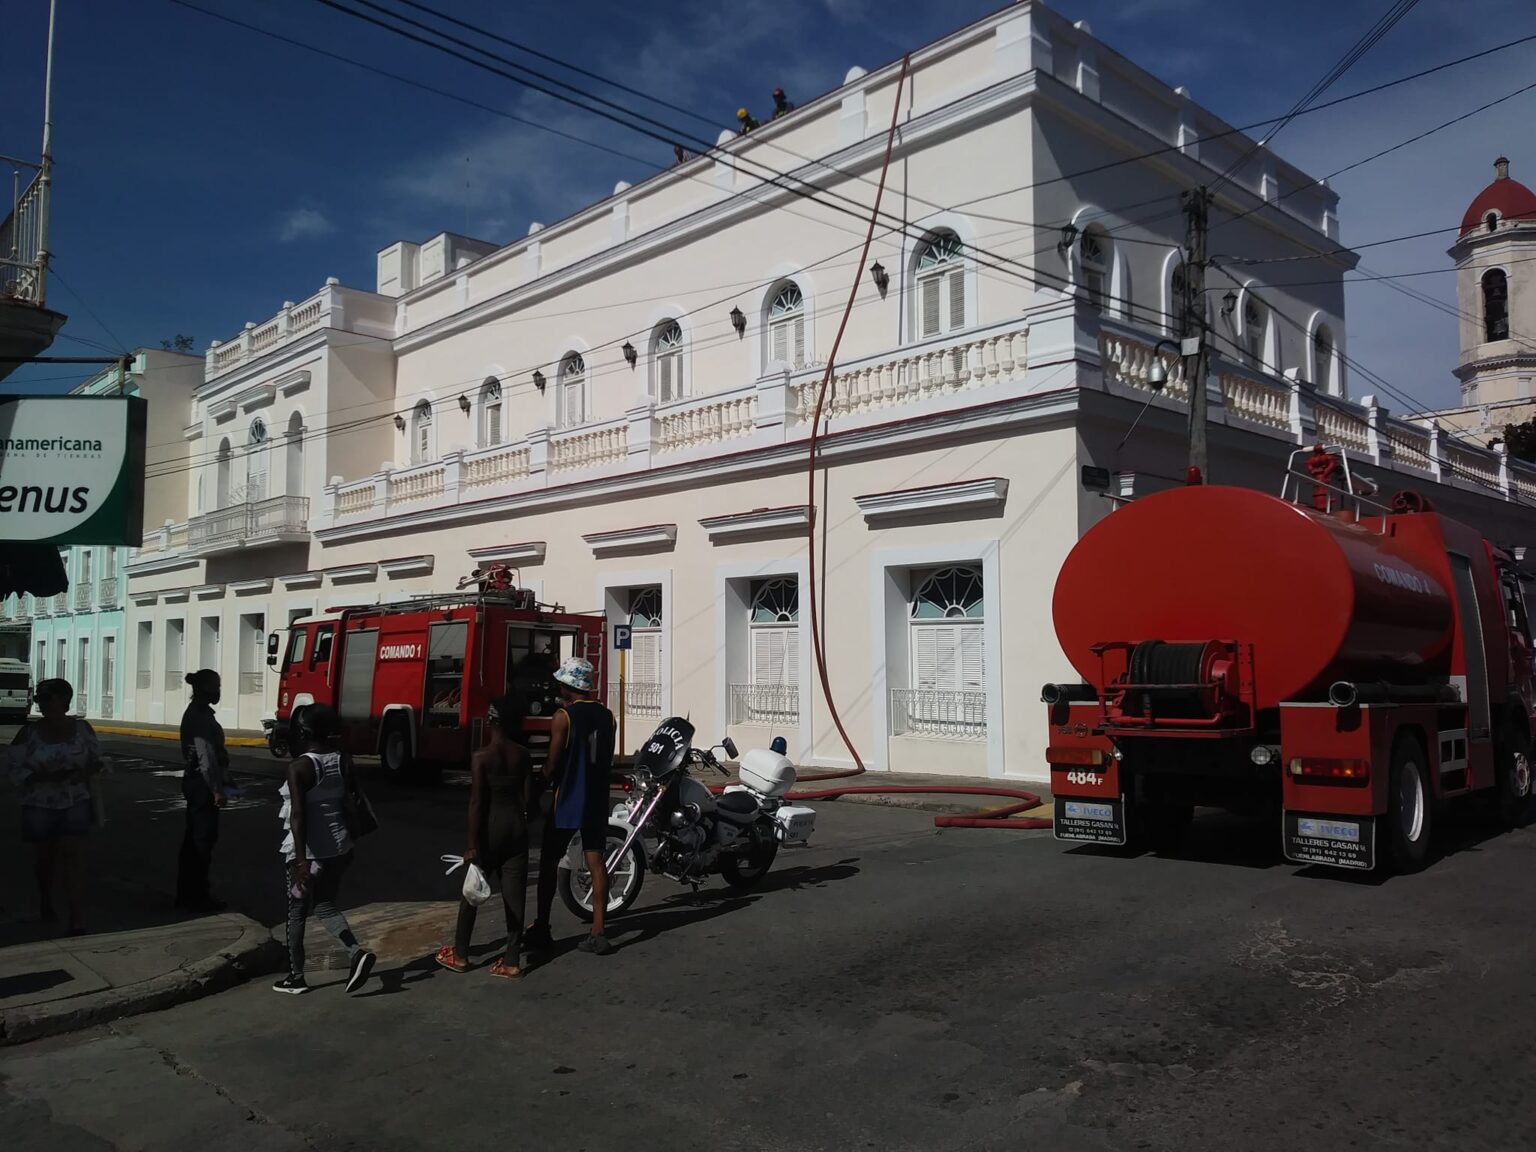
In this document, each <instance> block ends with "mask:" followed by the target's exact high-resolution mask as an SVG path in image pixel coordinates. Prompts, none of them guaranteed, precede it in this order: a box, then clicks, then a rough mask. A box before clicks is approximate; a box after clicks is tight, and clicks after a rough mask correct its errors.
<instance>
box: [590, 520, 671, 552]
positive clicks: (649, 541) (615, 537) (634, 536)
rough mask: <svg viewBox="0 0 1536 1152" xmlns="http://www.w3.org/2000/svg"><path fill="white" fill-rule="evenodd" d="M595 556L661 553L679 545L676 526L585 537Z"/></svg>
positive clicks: (654, 525) (630, 529) (650, 525)
mask: <svg viewBox="0 0 1536 1152" xmlns="http://www.w3.org/2000/svg"><path fill="white" fill-rule="evenodd" d="M582 539H583V540H585V541H586V542H587V547H589V548H591V549H592V555H594V556H612V555H615V554H617V553H620V552H652V551H655V552H660V551H665V550H666V549H669V548H671V547H672V546H673V545H674V544H676V543H677V525H676V524H645V525H642V526H641V527H639V528H620V529H617V530H616V531H612V532H592V533H588V534H587V535H584V536H583V537H582Z"/></svg>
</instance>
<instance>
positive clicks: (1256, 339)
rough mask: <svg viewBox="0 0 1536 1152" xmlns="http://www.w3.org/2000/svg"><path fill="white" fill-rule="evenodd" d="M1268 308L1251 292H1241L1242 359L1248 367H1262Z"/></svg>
mask: <svg viewBox="0 0 1536 1152" xmlns="http://www.w3.org/2000/svg"><path fill="white" fill-rule="evenodd" d="M1268 317H1269V309H1268V308H1266V307H1264V303H1263V301H1261V300H1260V299H1259V298H1258V297H1257V296H1255V295H1254V294H1253V293H1252V292H1245V293H1244V294H1243V339H1242V348H1243V359H1244V361H1245V362H1246V363H1247V364H1248V366H1249V367H1250V368H1262V367H1264V327H1265V324H1266V322H1267V321H1268Z"/></svg>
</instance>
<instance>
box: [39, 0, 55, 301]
mask: <svg viewBox="0 0 1536 1152" xmlns="http://www.w3.org/2000/svg"><path fill="white" fill-rule="evenodd" d="M57 15H58V0H49V3H48V60H47V64H46V65H45V67H44V70H43V157H42V165H41V167H40V169H39V173H38V213H37V303H38V304H39V305H41V304H42V303H43V301H44V300H45V299H46V298H47V296H46V293H47V289H48V212H49V209H50V207H51V205H50V203H49V201H50V200H51V199H52V196H53V192H52V189H53V25H54V19H55V17H56V16H57Z"/></svg>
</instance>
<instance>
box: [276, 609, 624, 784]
mask: <svg viewBox="0 0 1536 1152" xmlns="http://www.w3.org/2000/svg"><path fill="white" fill-rule="evenodd" d="M604 629H605V621H604V617H603V616H602V614H600V613H570V612H566V611H564V610H563V609H561V608H560V607H559V606H558V605H546V604H538V603H536V602H535V600H534V597H533V594H532V593H531V592H530V591H528V590H526V589H518V588H513V587H506V586H502V585H497V584H494V583H493V584H487V583H486V582H484V581H481V582H479V586H478V587H477V588H475V589H473V590H471V591H467V592H460V593H452V594H447V595H433V596H419V597H415V598H412V599H408V600H403V601H400V602H398V603H393V604H372V605H364V606H356V607H348V608H341V609H337V610H335V611H334V613H333V614H332V615H327V616H320V617H314V618H310V619H304V620H296V621H294V622H293V623H292V624H291V625H289V627H288V630H287V632H288V635H287V640H286V643H285V642H284V640H283V638H282V636H281V635H280V634H279V633H277V632H274V633H272V634H271V635H270V636H269V637H268V638H267V663H268V664H270V665H271V666H272V667H274V668H278V669H279V672H280V675H281V678H280V681H279V684H278V695H277V707H276V710H275V713H276V715H275V718H274V719H273V720H271V721H268V722H266V728H267V746H268V748H269V749H270V750H271V751H272V754H273V755H274V756H283V755H286V754H287V751H288V747H287V745H288V740H287V737H288V727H289V723H290V721H291V718H292V717H293V715H294V714H295V713H297V712H300V711H302V710H303V709H304V708H307V707H310V706H312V705H315V704H327V705H330V706H331V707H333V708H335V709H336V711H337V713H338V715H339V716H340V717H341V722H342V726H343V731H344V733H345V739H346V745H347V747H348V748H350V749H351V750H352V751H353V752H354V753H358V754H364V755H371V754H377V755H378V756H379V758H380V761H381V763H382V766H383V768H384V770H385V771H386V772H388V773H389V774H390V775H392V776H395V777H407V776H411V775H419V774H423V773H430V772H432V771H434V770H436V769H437V768H440V767H441V766H443V765H446V764H465V763H467V761H468V757H469V754H470V752H471V751H472V750H473V749H475V748H477V747H479V745H480V743H481V740H482V731H481V726H482V724H483V722H484V717H485V712H486V706H487V705H489V704H490V702H491V701H492V700H494V699H496V698H497V697H498V696H501V695H504V694H508V693H511V694H513V695H515V696H517V697H518V698H520V699H521V700H522V702H523V704H524V706H525V707H526V708H527V711H528V723H527V726H526V731H527V732H528V734H529V744H530V747H531V748H532V749H533V751H534V753H535V756H537V755H538V753H539V751H540V750H541V747H542V746H543V745H544V744H546V743H547V741H548V732H549V721H550V717H551V716H552V715H553V714H554V711H555V707H556V705H557V702H558V695H557V691H556V685H555V682H554V680H553V673H554V671H555V669H556V668H558V667H559V666H560V662H561V661H562V660H564V659H567V658H568V657H571V656H582V657H585V658H586V659H588V660H590V661H591V662H592V665H593V667H594V668H595V669H596V670H597V684H598V686H599V690H600V691H602V690H604V689H605V687H606V684H607V680H606V678H605V677H604V675H603V672H604V668H603V665H604V656H605V653H606V643H605V634H604Z"/></svg>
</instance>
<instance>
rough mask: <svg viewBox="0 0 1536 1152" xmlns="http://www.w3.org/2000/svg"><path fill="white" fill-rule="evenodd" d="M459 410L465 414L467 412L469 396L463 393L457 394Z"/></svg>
mask: <svg viewBox="0 0 1536 1152" xmlns="http://www.w3.org/2000/svg"><path fill="white" fill-rule="evenodd" d="M459 411H461V412H463V413H464V414H465V415H466V416H467V415H468V414H469V397H468V396H466V395H464V394H463V393H460V395H459Z"/></svg>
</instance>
